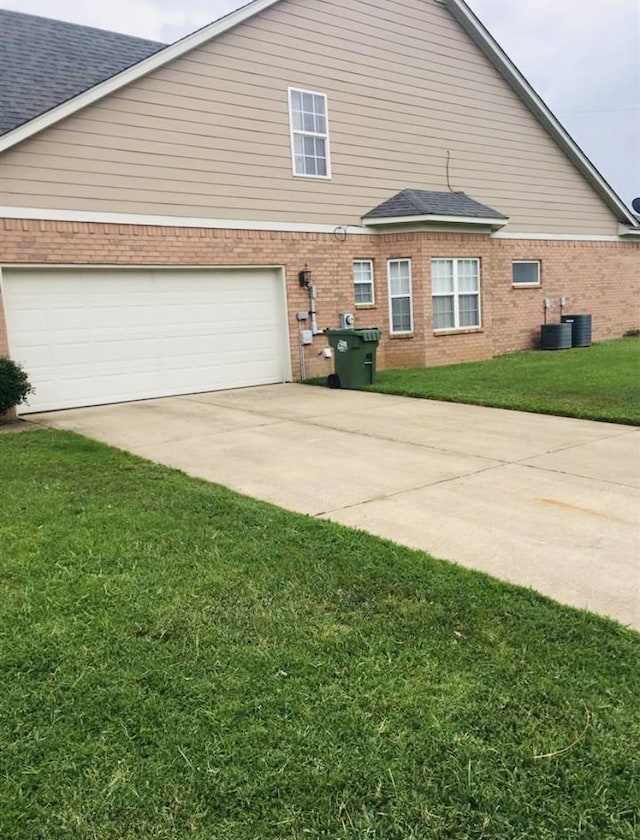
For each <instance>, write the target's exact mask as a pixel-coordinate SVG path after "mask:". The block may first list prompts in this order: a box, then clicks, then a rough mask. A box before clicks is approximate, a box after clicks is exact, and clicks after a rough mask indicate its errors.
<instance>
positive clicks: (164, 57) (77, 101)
mask: <svg viewBox="0 0 640 840" xmlns="http://www.w3.org/2000/svg"><path fill="white" fill-rule="evenodd" d="M279 2H280V0H253V2H250V3H247V5H246V6H242V7H241V8H240V9H236V11H235V12H231V13H230V14H228V15H225V16H224V17H222V18H219V19H218V20H215V21H214V22H213V23H210V24H209V25H208V26H204V27H203V28H202V29H198V30H197V31H196V32H193V33H192V34H191V35H187V36H186V37H185V38H181V39H180V40H179V41H176V42H175V44H170V45H169V46H168V47H165V48H164V49H163V50H160V51H159V52H156V53H154V54H153V55H151V56H149V58H145V59H143V60H142V61H139V62H138V63H137V64H133V65H132V66H131V67H128V68H127V69H126V70H123V71H122V72H121V73H116V75H115V76H111V78H109V79H105V81H104V82H100V83H99V84H97V85H94V86H93V87H91V88H89V89H88V90H85V91H83V92H82V93H80V94H78V95H77V96H74V97H72V98H71V99H68V100H67V101H66V102H63V103H62V104H60V105H57V106H56V107H55V108H51V110H49V111H45V113H44V114H40V116H38V117H35V118H34V119H32V120H29V122H26V123H24V124H23V125H20V126H18V127H17V128H14V129H13V131H8V132H7V133H6V134H4V135H3V136H2V137H0V152H4V151H6V150H7V149H10V148H11V147H12V146H15V145H16V144H17V143H21V142H22V141H23V140H26V139H27V138H29V137H32V136H33V135H34V134H37V133H38V132H40V131H43V130H44V129H45V128H48V127H49V126H50V125H53V124H54V123H56V122H58V121H59V120H61V119H64V117H68V116H71V114H75V113H76V111H79V110H80V109H81V108H86V107H87V105H91V104H92V103H93V102H97V101H98V100H99V99H102V97H104V96H108V95H109V94H110V93H113V92H114V91H116V90H119V89H120V88H122V87H124V86H125V85H128V84H130V83H131V82H134V81H136V80H137V79H140V78H142V77H143V76H146V75H147V73H152V72H153V71H154V70H157V69H158V68H160V67H163V66H164V65H165V64H168V63H169V62H170V61H173V60H174V59H176V58H179V57H180V56H181V55H184V54H185V53H187V52H189V50H192V49H195V47H199V46H200V45H201V44H204V43H206V42H207V41H210V40H211V39H212V38H215V37H216V36H217V35H221V34H222V33H223V32H226V31H227V30H228V29H231V28H232V27H234V26H237V25H238V24H239V23H242V21H244V20H247V19H248V18H251V17H253V16H254V15H256V14H258V12H261V11H263V10H264V9H268V8H269V6H273V5H274V4H275V3H279Z"/></svg>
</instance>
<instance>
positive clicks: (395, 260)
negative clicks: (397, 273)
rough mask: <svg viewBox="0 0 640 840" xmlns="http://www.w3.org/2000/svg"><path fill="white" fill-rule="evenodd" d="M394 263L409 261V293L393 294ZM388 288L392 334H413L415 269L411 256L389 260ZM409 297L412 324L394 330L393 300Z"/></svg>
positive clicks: (390, 329) (390, 331) (390, 330)
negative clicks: (392, 276) (392, 275)
mask: <svg viewBox="0 0 640 840" xmlns="http://www.w3.org/2000/svg"><path fill="white" fill-rule="evenodd" d="M392 263H407V265H408V266H409V294H408V295H406V294H403V295H398V294H395V295H394V294H392V292H391V264H392ZM387 289H388V292H389V334H390V335H413V271H412V267H411V258H410V257H399V258H396V259H389V260H387ZM406 297H408V298H409V321H410V326H409V329H408V330H394V328H393V303H392V301H394V300H396V299H400V298H406Z"/></svg>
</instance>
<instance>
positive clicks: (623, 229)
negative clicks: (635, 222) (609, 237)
mask: <svg viewBox="0 0 640 840" xmlns="http://www.w3.org/2000/svg"><path fill="white" fill-rule="evenodd" d="M618 236H638V237H640V227H628V226H627V225H618Z"/></svg>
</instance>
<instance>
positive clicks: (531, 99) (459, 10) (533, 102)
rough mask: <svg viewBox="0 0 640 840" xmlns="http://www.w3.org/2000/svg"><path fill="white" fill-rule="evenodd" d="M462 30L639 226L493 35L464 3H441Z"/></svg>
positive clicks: (620, 212) (622, 216) (619, 211)
mask: <svg viewBox="0 0 640 840" xmlns="http://www.w3.org/2000/svg"><path fill="white" fill-rule="evenodd" d="M438 2H439V3H441V4H442V5H443V6H445V8H447V9H448V10H449V12H450V13H451V14H452V15H453V17H454V18H455V19H456V20H457V21H458V23H459V24H460V25H461V26H462V28H463V29H464V30H465V31H466V32H467V33H468V34H469V35H470V36H471V38H472V39H473V41H475V43H476V44H477V45H478V46H479V47H480V49H481V50H482V51H483V52H484V54H485V55H486V56H487V57H488V58H489V60H490V61H491V62H492V64H493V65H494V66H495V67H496V68H497V69H498V71H499V72H500V73H502V75H503V76H504V77H505V79H506V80H507V82H508V83H509V84H510V85H511V87H512V88H513V89H514V91H515V92H516V94H517V95H518V96H519V97H520V99H521V100H522V101H523V102H524V104H525V105H526V106H527V107H528V108H529V110H530V111H531V112H532V113H533V115H534V116H535V117H536V118H537V119H538V121H539V122H540V123H541V124H542V125H543V126H544V128H546V129H547V131H548V132H549V134H550V135H551V136H552V137H553V139H554V140H555V141H556V142H557V143H558V145H559V146H560V147H561V148H562V149H563V150H564V151H565V152H566V154H567V155H568V156H569V158H570V160H571V161H572V162H573V163H574V164H575V165H576V166H577V167H578V169H579V170H580V172H581V173H582V174H583V175H584V176H585V177H586V179H587V180H588V181H589V183H590V184H591V185H592V186H593V187H594V188H595V189H596V191H597V192H598V193H599V194H600V195H601V196H602V198H603V199H604V200H605V202H606V203H607V205H608V206H609V208H610V209H611V210H612V211H613V212H614V213H615V214H616V215H617V217H618V219H619V220H620V221H622V220H625V221H628V222H630V223H631V225H634V224H635V220H634V219H633V217H632V215H631V212H630V211H629V209H628V208H627V206H626V205H625V203H624V202H623V201H622V199H621V198H620V197H619V196H618V195H617V194H616V193H615V191H614V190H613V188H612V187H611V186H609V184H608V183H607V182H606V181H605V179H604V178H603V177H602V175H601V174H600V173H599V172H598V170H597V169H596V167H595V166H594V165H593V164H592V163H591V161H590V160H589V158H588V157H587V156H586V155H585V153H584V152H583V151H582V149H581V148H580V147H579V146H578V144H577V143H576V142H575V140H574V139H573V138H572V137H571V135H570V134H569V132H568V131H567V130H566V129H565V128H564V126H563V125H562V124H561V123H560V121H559V120H558V119H557V118H556V117H555V115H554V114H553V113H552V111H551V109H550V108H549V107H548V105H546V104H545V102H544V101H543V100H542V99H541V97H540V96H539V95H538V94H537V93H536V92H535V90H534V89H533V88H532V87H531V85H530V84H529V82H528V81H527V80H526V79H525V77H524V76H523V75H522V73H521V72H520V71H519V70H518V68H517V67H516V66H515V64H514V63H513V62H512V61H511V59H510V58H509V56H508V55H507V54H506V53H505V52H504V50H503V49H502V47H501V46H500V45H499V44H498V42H497V41H496V40H495V39H494V38H493V36H492V35H491V33H490V32H489V31H488V30H487V29H486V28H485V27H484V25H483V24H482V23H481V21H480V20H479V19H478V18H477V17H476V15H474V13H473V12H472V11H471V9H470V8H469V6H467V4H466V3H465V2H464V0H438Z"/></svg>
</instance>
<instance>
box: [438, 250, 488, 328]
mask: <svg viewBox="0 0 640 840" xmlns="http://www.w3.org/2000/svg"><path fill="white" fill-rule="evenodd" d="M434 262H451V263H453V291H452V292H451V293H448V292H447V293H444V292H438V293H437V294H435V293H434V291H433V264H434ZM460 262H474V263H475V264H476V266H477V276H478V290H477V292H473V293H472V292H461V291H460V288H459V285H458V263H460ZM481 293H482V275H481V273H480V260H479V258H478V257H432V259H431V300H432V302H433V299H434V298H436V297H452V296H453V322H454V324H453V326H452V327H436V325H435V323H434V325H433V330H434V332H438V333H444V332H460V331H461V330H479V329H482V294H481ZM470 294H476V295H477V297H478V323H477V324H467V325H464V326H461V325H460V296H461V295H463V296H464V295H470ZM432 305H433V304H432Z"/></svg>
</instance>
